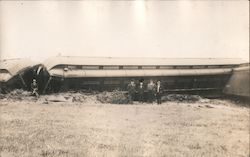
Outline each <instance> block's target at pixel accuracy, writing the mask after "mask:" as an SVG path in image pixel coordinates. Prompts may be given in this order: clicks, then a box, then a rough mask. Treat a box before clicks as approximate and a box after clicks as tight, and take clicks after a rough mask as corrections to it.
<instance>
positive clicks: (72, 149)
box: [0, 96, 249, 157]
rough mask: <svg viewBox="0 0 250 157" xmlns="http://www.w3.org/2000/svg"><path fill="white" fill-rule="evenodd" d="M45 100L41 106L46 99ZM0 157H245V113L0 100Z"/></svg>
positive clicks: (210, 103)
mask: <svg viewBox="0 0 250 157" xmlns="http://www.w3.org/2000/svg"><path fill="white" fill-rule="evenodd" d="M46 100H47V99H46ZM0 125H1V132H0V151H1V157H12V156H16V157H21V156H23V157H29V156H35V157H40V156H41V157H47V156H48V157H52V156H65V157H66V156H70V157H71V156H74V157H75V156H90V157H92V156H107V157H111V156H114V157H117V156H128V157H131V156H153V157H158V156H159V157H161V156H167V157H201V156H203V157H216V156H217V157H248V156H249V107H244V106H239V105H237V104H236V103H235V102H232V101H229V100H218V99H214V100H208V99H204V100H201V101H197V102H175V101H171V102H164V103H163V104H162V105H156V104H139V103H134V104H133V105H132V104H128V105H118V104H102V103H100V102H97V101H96V100H95V97H93V96H89V98H88V99H86V101H85V102H72V101H64V102H55V101H45V99H44V97H42V98H39V99H38V100H35V99H34V98H29V99H27V100H16V99H14V100H12V99H6V98H1V99H0Z"/></svg>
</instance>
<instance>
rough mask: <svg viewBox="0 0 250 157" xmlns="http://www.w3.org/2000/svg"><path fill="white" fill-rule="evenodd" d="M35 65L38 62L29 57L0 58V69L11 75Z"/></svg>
mask: <svg viewBox="0 0 250 157" xmlns="http://www.w3.org/2000/svg"><path fill="white" fill-rule="evenodd" d="M35 65H38V64H36V63H35V62H33V61H31V60H30V59H23V58H17V59H5V60H0V69H4V70H7V71H8V72H9V73H10V74H11V75H12V76H13V75H16V74H18V73H19V72H21V71H23V70H25V69H27V68H31V67H33V66H35Z"/></svg>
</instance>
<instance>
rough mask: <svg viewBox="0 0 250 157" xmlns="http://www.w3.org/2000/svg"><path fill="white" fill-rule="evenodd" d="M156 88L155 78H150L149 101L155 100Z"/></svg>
mask: <svg viewBox="0 0 250 157" xmlns="http://www.w3.org/2000/svg"><path fill="white" fill-rule="evenodd" d="M154 89H155V84H154V82H153V80H150V81H149V83H148V85H147V91H148V94H147V97H148V102H149V103H152V102H153V101H154Z"/></svg>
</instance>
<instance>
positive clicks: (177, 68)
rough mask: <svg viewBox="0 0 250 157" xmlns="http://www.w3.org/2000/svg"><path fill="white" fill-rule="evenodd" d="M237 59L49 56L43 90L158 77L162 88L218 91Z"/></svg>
mask: <svg viewBox="0 0 250 157" xmlns="http://www.w3.org/2000/svg"><path fill="white" fill-rule="evenodd" d="M242 63H244V61H242V60H241V59H218V58H217V59H166V58H163V59H160V58H109V57H106V58H105V57H103V58H96V57H68V56H60V57H53V58H49V59H48V60H47V61H45V63H44V67H45V69H46V71H47V75H46V76H45V77H46V79H45V80H47V81H45V82H46V83H44V89H43V92H48V91H59V90H67V89H91V90H113V89H121V90H126V87H127V84H128V82H129V81H130V80H131V79H134V80H135V81H136V82H138V81H139V80H144V82H145V83H148V81H149V80H150V79H153V80H154V81H156V80H161V81H162V85H163V89H164V92H169V93H170V92H171V93H180V92H181V93H199V94H201V93H205V94H206V93H207V94H220V93H222V91H223V89H224V87H225V84H226V83H227V82H228V80H229V78H230V77H231V74H232V70H233V69H234V68H236V67H238V66H239V65H240V64H242Z"/></svg>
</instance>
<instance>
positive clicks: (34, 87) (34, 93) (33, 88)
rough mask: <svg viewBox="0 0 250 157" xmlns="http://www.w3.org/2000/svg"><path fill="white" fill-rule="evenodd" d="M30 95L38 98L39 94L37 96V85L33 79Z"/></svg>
mask: <svg viewBox="0 0 250 157" xmlns="http://www.w3.org/2000/svg"><path fill="white" fill-rule="evenodd" d="M30 87H31V92H32V93H31V94H32V95H34V96H36V97H38V96H39V94H38V85H37V83H36V79H33V82H32V83H31V86H30Z"/></svg>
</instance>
